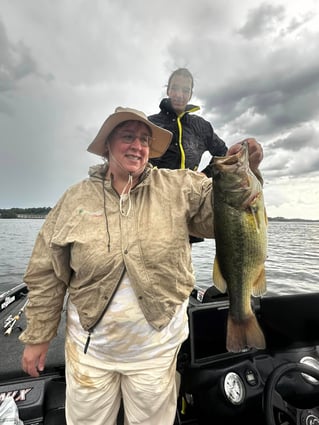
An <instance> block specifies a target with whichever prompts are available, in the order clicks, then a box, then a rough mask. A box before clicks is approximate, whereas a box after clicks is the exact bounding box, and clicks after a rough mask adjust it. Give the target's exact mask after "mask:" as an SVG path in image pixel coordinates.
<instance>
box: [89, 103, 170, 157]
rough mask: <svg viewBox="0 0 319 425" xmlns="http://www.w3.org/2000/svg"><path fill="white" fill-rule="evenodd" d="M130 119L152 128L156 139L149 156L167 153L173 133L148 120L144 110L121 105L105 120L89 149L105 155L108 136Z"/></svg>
mask: <svg viewBox="0 0 319 425" xmlns="http://www.w3.org/2000/svg"><path fill="white" fill-rule="evenodd" d="M128 120H135V121H141V122H143V123H144V124H146V125H147V126H148V127H149V128H150V129H151V131H152V137H153V139H154V140H153V142H152V144H151V146H150V153H149V158H158V157H160V156H162V155H163V154H164V153H165V151H166V149H167V148H168V146H169V144H170V141H171V139H172V136H173V135H172V133H171V132H170V131H168V130H165V129H164V128H161V127H158V126H157V125H155V124H153V123H152V122H151V121H149V120H148V118H147V116H146V115H145V114H144V112H141V111H138V110H136V109H132V108H122V107H121V106H118V107H117V108H116V109H115V112H114V114H111V115H110V116H109V117H108V118H107V119H106V120H105V121H104V124H103V125H102V127H101V128H100V131H99V132H98V134H97V136H96V137H95V139H94V140H93V142H92V143H91V144H90V145H89V147H88V148H87V150H88V151H89V152H91V153H95V154H96V155H100V156H105V141H106V139H107V137H108V136H109V134H110V133H111V132H112V130H113V129H114V128H115V127H116V126H117V125H118V124H120V123H121V122H123V121H128Z"/></svg>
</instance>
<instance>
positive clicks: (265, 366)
mask: <svg viewBox="0 0 319 425" xmlns="http://www.w3.org/2000/svg"><path fill="white" fill-rule="evenodd" d="M27 302H28V290H27V286H26V285H25V284H24V283H21V284H19V285H17V286H15V287H14V288H12V289H10V290H9V291H6V292H5V293H4V294H0V325H1V335H0V342H1V363H0V412H1V405H2V404H3V403H4V402H5V401H6V400H8V399H9V400H10V401H12V400H13V401H14V405H15V406H16V408H17V411H18V415H19V418H20V420H21V421H22V422H23V424H24V425H63V424H65V413H64V405H65V404H64V399H65V375H64V326H65V317H64V316H65V312H64V313H63V315H62V320H61V324H60V327H59V332H58V336H57V337H56V338H55V339H54V341H53V342H52V343H51V345H50V349H49V352H48V356H47V362H46V368H45V370H44V372H42V373H41V375H40V376H39V377H38V378H32V377H30V376H27V375H26V374H25V373H24V372H23V371H22V369H21V366H20V362H21V355H22V350H23V346H22V344H21V343H20V342H19V339H18V337H19V335H20V333H21V331H22V330H23V329H24V328H25V325H26V322H25V316H24V308H25V306H26V304H27ZM318 305H319V292H318V293H311V294H293V295H280V296H264V297H260V298H254V299H253V300H252V306H253V309H254V312H255V314H256V317H257V319H258V321H259V323H260V326H261V328H262V329H263V332H264V334H265V339H266V348H265V349H263V350H257V349H247V350H245V351H242V352H240V353H231V352H228V351H227V350H226V348H225V345H226V344H225V343H226V322H227V314H228V308H229V301H228V297H227V295H224V294H221V293H219V292H218V291H217V290H216V288H215V287H210V288H208V289H206V290H203V289H201V288H198V287H195V288H194V290H193V292H192V294H191V296H190V299H189V307H188V318H189V329H190V333H189V338H188V339H187V340H186V341H185V342H184V343H183V345H182V347H181V349H180V352H179V356H178V362H177V377H178V378H179V379H178V381H179V382H180V385H179V397H178V404H177V410H176V418H175V423H174V425H186V424H188V425H214V424H218V425H220V424H223V425H233V424H238V423H243V424H245V425H252V424H254V425H256V424H258V425H284V424H285V425H292V424H294V425H316V424H319V312H318ZM0 423H5V422H4V419H3V418H1V416H0ZM7 423H9V422H7ZM10 423H12V422H10ZM123 423H124V420H123V408H122V409H120V413H119V417H118V425H122V424H123ZM159 425H160V424H159ZM163 425H166V424H163Z"/></svg>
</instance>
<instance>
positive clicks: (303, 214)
mask: <svg viewBox="0 0 319 425" xmlns="http://www.w3.org/2000/svg"><path fill="white" fill-rule="evenodd" d="M318 16H319V0H302V1H300V0H282V1H280V0H278V1H277V0H269V1H265V2H262V1H261V2H259V1H256V0H243V1H240V2H239V1H238V0H214V1H212V0H198V1H197V2H194V1H192V0H180V1H178V0H176V1H171V0H161V1H153V0H149V1H145V0H55V1H51V0H41V1H39V0H28V1H23V0H0V55H1V56H0V129H1V147H0V149H1V150H0V153H1V156H0V182H1V183H0V184H1V186H0V208H11V207H22V208H28V207H35V206H39V207H41V206H53V205H54V204H55V202H56V201H57V200H58V198H59V197H60V196H61V195H62V193H63V192H64V191H65V190H66V188H67V187H68V186H70V185H71V184H73V183H76V182H77V181H79V180H81V179H83V178H85V177H86V176H87V170H88V167H89V166H90V165H92V164H94V163H98V162H100V159H99V158H98V157H97V156H95V155H92V154H89V153H87V152H86V148H87V145H88V144H89V143H90V142H91V140H92V139H93V138H94V136H95V135H96V133H97V131H98V129H99V128H100V126H101V124H102V122H103V121H104V119H105V118H106V117H107V116H108V115H109V114H110V113H112V112H113V110H114V108H115V107H116V106H119V105H121V106H129V107H134V108H137V109H141V110H143V111H144V112H145V113H146V114H152V113H155V112H157V111H158V110H159V108H158V105H159V102H160V100H161V98H162V97H163V96H165V90H166V83H167V79H168V76H169V74H170V73H171V71H173V70H174V69H175V68H177V67H185V66H186V67H188V68H189V69H190V71H191V72H192V73H193V74H194V78H195V88H194V96H193V99H192V103H195V104H198V105H200V106H201V114H202V115H203V116H204V117H205V118H206V119H208V120H210V121H211V122H212V124H213V126H214V128H215V130H216V132H217V133H218V135H219V136H220V137H222V138H223V139H224V140H225V142H226V144H227V145H228V146H230V145H231V144H233V143H235V142H237V141H239V140H242V139H243V138H245V137H247V136H254V137H256V138H257V139H258V140H259V141H260V142H261V143H262V144H263V147H264V154H265V158H264V161H263V163H262V166H261V170H262V172H263V175H264V179H265V188H264V194H265V199H266V206H267V211H268V215H269V216H271V217H274V216H284V217H288V218H293V217H299V218H308V219H319V149H318V142H319V124H318V122H319V121H318V119H319V55H318V52H319V17H318ZM208 160H209V156H206V155H205V156H204V159H203V165H205V163H207V161H208Z"/></svg>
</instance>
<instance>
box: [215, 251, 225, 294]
mask: <svg viewBox="0 0 319 425" xmlns="http://www.w3.org/2000/svg"><path fill="white" fill-rule="evenodd" d="M212 278H213V283H214V285H215V286H216V288H217V289H218V290H219V291H220V292H222V293H223V294H224V293H225V292H226V291H227V284H226V281H225V279H224V278H223V275H222V273H221V271H220V267H219V263H218V260H217V257H215V260H214V267H213V276H212Z"/></svg>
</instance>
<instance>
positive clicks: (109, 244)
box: [102, 176, 111, 252]
mask: <svg viewBox="0 0 319 425" xmlns="http://www.w3.org/2000/svg"><path fill="white" fill-rule="evenodd" d="M104 181H105V176H103V181H102V191H103V210H104V217H105V227H106V234H107V250H108V252H110V247H111V236H110V231H109V221H108V219H107V214H106V200H105V190H104Z"/></svg>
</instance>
